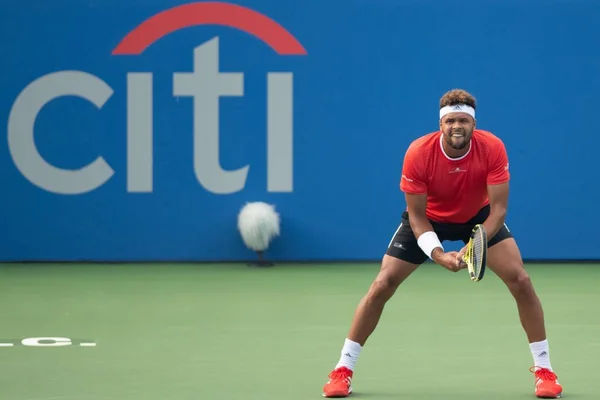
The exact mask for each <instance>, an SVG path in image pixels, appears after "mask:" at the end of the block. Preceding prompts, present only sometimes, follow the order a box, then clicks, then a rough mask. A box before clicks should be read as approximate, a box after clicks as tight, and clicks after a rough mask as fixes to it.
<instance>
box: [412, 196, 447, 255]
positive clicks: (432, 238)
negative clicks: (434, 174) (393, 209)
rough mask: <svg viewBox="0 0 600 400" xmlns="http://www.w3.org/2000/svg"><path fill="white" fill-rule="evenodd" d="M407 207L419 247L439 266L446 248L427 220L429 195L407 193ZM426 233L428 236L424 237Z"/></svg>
mask: <svg viewBox="0 0 600 400" xmlns="http://www.w3.org/2000/svg"><path fill="white" fill-rule="evenodd" d="M406 206H407V209H408V221H409V222H410V228H411V229H412V231H413V233H414V235H415V237H416V238H417V242H418V243H419V247H421V249H422V250H423V251H424V252H425V254H427V255H428V256H429V257H430V258H431V259H432V260H433V261H435V262H436V263H438V264H439V262H438V261H439V258H440V256H441V255H443V254H444V248H443V247H442V245H441V243H439V239H438V238H437V235H435V232H434V231H433V227H432V226H431V223H430V222H429V220H428V219H427V214H426V210H427V194H411V193H406ZM426 232H427V234H426V235H425V236H423V234H424V233H426ZM432 234H433V235H432ZM438 244H439V245H438ZM429 250H431V253H428V251H429Z"/></svg>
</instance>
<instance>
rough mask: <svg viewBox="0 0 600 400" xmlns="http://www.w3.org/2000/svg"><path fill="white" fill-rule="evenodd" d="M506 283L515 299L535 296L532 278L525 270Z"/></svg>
mask: <svg viewBox="0 0 600 400" xmlns="http://www.w3.org/2000/svg"><path fill="white" fill-rule="evenodd" d="M505 283H506V286H507V287H508V290H510V292H511V293H512V294H513V296H514V297H515V298H521V297H526V296H530V295H533V294H534V290H533V284H532V283H531V278H530V277H529V275H528V274H527V273H526V272H525V270H523V269H522V270H521V272H520V273H519V274H518V275H515V276H514V277H511V279H510V280H508V281H505Z"/></svg>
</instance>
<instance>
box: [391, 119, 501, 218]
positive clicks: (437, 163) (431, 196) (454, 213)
mask: <svg viewBox="0 0 600 400" xmlns="http://www.w3.org/2000/svg"><path fill="white" fill-rule="evenodd" d="M442 140H443V138H442V132H441V131H437V132H433V133H430V134H427V135H425V136H422V137H420V138H418V139H416V140H415V141H413V142H412V143H411V145H410V146H409V148H408V150H407V152H406V155H405V157H404V165H403V167H402V178H401V180H400V190H402V191H403V192H405V193H414V194H423V193H427V217H428V218H429V219H431V220H434V221H438V222H450V223H464V222H467V221H468V220H469V219H471V218H473V217H474V216H475V215H476V214H477V212H478V211H479V210H480V209H481V208H482V207H483V206H485V205H487V204H489V198H488V193H487V185H496V184H500V183H504V182H507V181H508V180H509V179H510V174H509V171H508V156H507V154H506V149H505V147H504V143H503V142H502V140H500V139H499V138H498V137H497V136H494V135H493V134H492V133H491V132H487V131H482V130H479V129H475V130H474V131H473V136H472V137H471V147H470V149H469V151H468V152H467V154H465V155H464V156H462V157H461V158H457V159H451V158H449V157H448V156H447V155H446V153H445V152H444V150H443V149H442Z"/></svg>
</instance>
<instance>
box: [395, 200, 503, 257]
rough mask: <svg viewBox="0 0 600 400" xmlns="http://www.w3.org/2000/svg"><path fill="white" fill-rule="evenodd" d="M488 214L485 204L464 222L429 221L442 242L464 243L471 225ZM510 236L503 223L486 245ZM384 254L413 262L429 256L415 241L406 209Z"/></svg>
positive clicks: (481, 221) (471, 228) (487, 207)
mask: <svg viewBox="0 0 600 400" xmlns="http://www.w3.org/2000/svg"><path fill="white" fill-rule="evenodd" d="M489 214H490V206H489V205H487V206H485V207H483V208H482V209H481V210H479V212H478V213H477V215H475V216H474V217H473V218H471V219H470V220H469V221H468V222H466V223H464V224H450V223H441V222H435V221H431V220H429V222H430V223H431V225H432V226H433V230H434V231H435V233H436V234H437V235H438V237H439V239H440V241H441V242H442V243H443V242H444V241H446V240H448V241H452V242H453V241H459V240H462V241H463V243H465V244H466V243H467V242H468V241H469V237H470V236H471V231H472V230H473V227H474V226H475V225H476V224H481V223H483V222H484V221H485V220H486V218H487V217H488V215H489ZM511 237H513V236H512V234H511V233H510V231H509V230H508V228H507V226H506V224H505V225H503V226H502V228H500V230H499V231H498V233H496V235H495V236H494V237H493V238H492V240H490V241H489V243H488V247H492V246H493V245H495V244H496V243H498V242H500V241H502V240H504V239H508V238H511ZM386 254H387V255H389V256H392V257H395V258H399V259H400V260H404V261H407V262H409V263H413V264H423V263H424V262H425V261H426V260H427V259H428V258H429V257H427V255H426V254H425V253H424V252H423V250H421V248H420V247H419V244H418V243H417V238H416V237H415V234H414V233H413V231H412V229H411V227H410V223H409V220H408V212H406V211H405V212H403V213H402V220H401V221H400V226H399V227H398V229H397V230H396V233H395V234H394V237H393V238H392V241H391V242H390V244H389V246H388V248H387V251H386Z"/></svg>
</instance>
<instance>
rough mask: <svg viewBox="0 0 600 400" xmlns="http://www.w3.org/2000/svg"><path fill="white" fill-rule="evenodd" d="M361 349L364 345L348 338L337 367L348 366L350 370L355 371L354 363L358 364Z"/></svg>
mask: <svg viewBox="0 0 600 400" xmlns="http://www.w3.org/2000/svg"><path fill="white" fill-rule="evenodd" d="M361 350H362V346H361V345H360V344H359V343H356V342H353V341H352V340H350V339H346V340H345V341H344V347H343V348H342V352H341V355H340V361H338V363H337V365H336V366H335V368H339V367H346V368H348V369H349V370H351V371H354V364H356V360H358V356H359V355H360V351H361Z"/></svg>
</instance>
